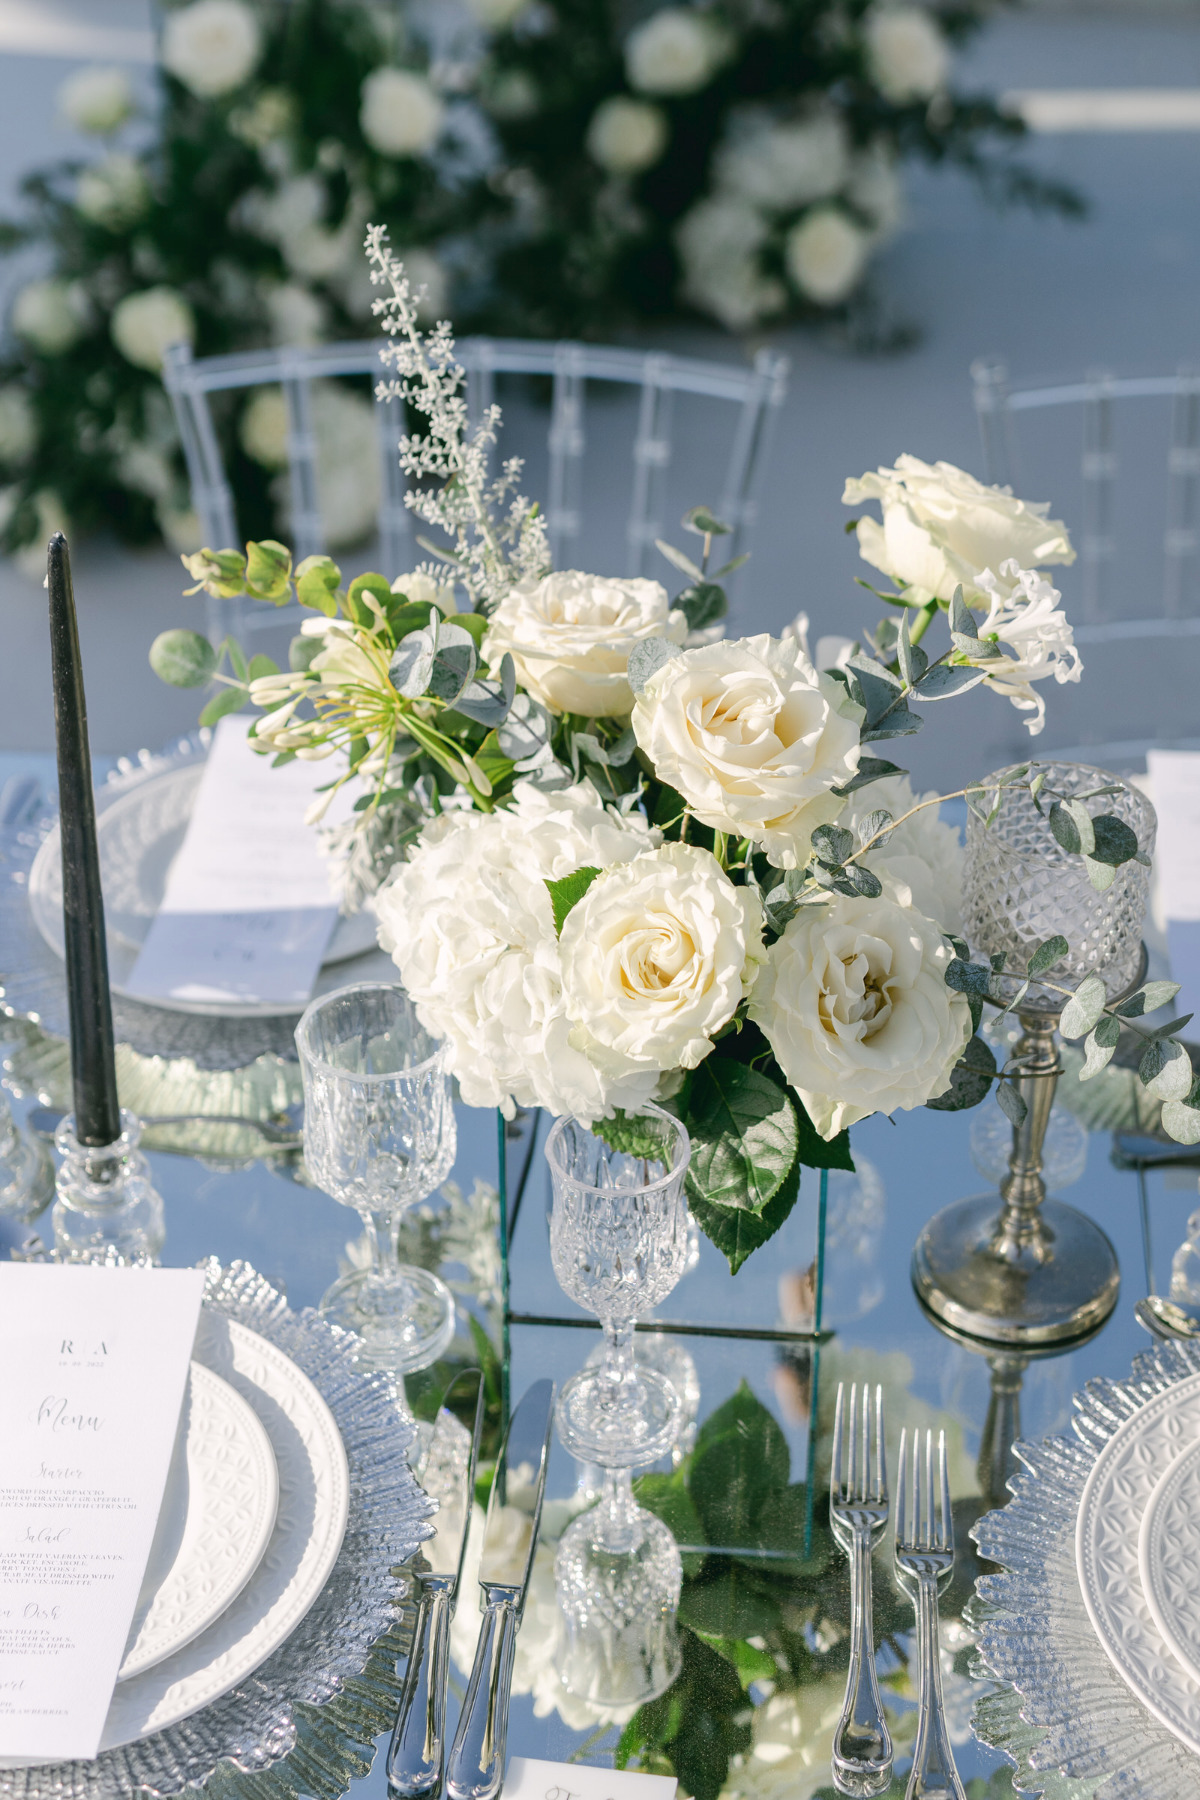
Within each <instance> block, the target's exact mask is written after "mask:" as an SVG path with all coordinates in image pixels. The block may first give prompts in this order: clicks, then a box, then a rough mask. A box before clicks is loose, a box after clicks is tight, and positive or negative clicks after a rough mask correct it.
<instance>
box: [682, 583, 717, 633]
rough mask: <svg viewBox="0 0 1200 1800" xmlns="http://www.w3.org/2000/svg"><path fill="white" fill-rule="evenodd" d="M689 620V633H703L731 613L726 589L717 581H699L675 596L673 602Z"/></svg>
mask: <svg viewBox="0 0 1200 1800" xmlns="http://www.w3.org/2000/svg"><path fill="white" fill-rule="evenodd" d="M673 604H674V605H675V606H677V607H678V608H679V610H680V612H681V613H682V614H683V616H684V618H685V619H686V620H687V624H688V630H689V631H703V630H704V629H705V628H706V627H707V626H709V625H715V624H716V623H717V622H718V620H720V619H723V618H724V617H725V615H726V613H727V612H728V611H729V599H728V596H727V595H726V592H725V589H724V588H723V587H719V586H718V585H717V583H716V582H715V581H697V582H695V583H693V585H692V586H691V587H689V588H684V590H683V592H682V593H681V594H677V595H676V596H675V600H674V602H673Z"/></svg>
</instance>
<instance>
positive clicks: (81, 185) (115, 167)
mask: <svg viewBox="0 0 1200 1800" xmlns="http://www.w3.org/2000/svg"><path fill="white" fill-rule="evenodd" d="M149 204H150V183H149V182H148V181H147V180H146V173H145V170H144V169H143V168H142V165H141V163H139V162H138V160H137V158H136V157H134V156H129V155H127V154H126V153H125V152H124V151H121V150H117V151H114V152H113V154H112V155H111V156H106V157H105V158H104V160H103V162H98V163H93V164H92V166H91V167H90V168H88V169H83V170H81V172H80V175H79V179H78V180H77V182H76V183H75V209H76V211H77V212H80V213H82V214H83V216H84V218H85V219H90V220H91V221H92V223H93V224H94V225H103V226H105V227H106V229H107V230H109V231H123V230H124V229H125V227H126V226H128V225H132V224H133V223H134V221H135V220H137V219H140V218H141V216H142V214H143V213H144V212H145V210H146V208H147V206H148V205H149Z"/></svg>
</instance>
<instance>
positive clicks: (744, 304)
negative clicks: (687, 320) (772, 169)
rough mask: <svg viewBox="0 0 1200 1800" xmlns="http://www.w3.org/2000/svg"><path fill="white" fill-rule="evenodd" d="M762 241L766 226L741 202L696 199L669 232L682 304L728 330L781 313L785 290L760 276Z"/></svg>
mask: <svg viewBox="0 0 1200 1800" xmlns="http://www.w3.org/2000/svg"><path fill="white" fill-rule="evenodd" d="M767 236H768V226H767V221H766V220H765V218H764V217H763V215H762V214H761V213H760V212H759V211H758V210H757V208H756V207H753V206H748V205H747V204H746V202H745V201H744V200H739V199H737V198H736V197H735V196H733V195H729V194H710V195H708V196H707V197H706V198H705V199H703V200H698V201H697V202H696V204H695V206H693V207H692V208H691V209H690V211H688V212H686V213H685V214H684V216H683V218H682V219H681V220H680V222H679V224H678V226H677V227H676V229H675V242H676V245H677V246H678V249H679V255H680V260H681V261H682V263H683V286H682V291H683V297H684V299H685V300H688V301H690V302H691V304H692V305H693V306H695V307H697V308H698V309H699V311H701V312H706V313H711V314H712V316H713V317H714V318H715V319H719V320H720V322H721V324H722V325H724V326H725V328H726V330H728V331H745V330H746V329H747V328H748V327H749V326H751V325H756V324H757V323H758V321H759V320H760V319H765V318H769V317H770V315H771V314H772V313H777V312H780V311H782V309H783V308H784V306H786V304H787V289H786V288H785V287H784V285H783V283H782V281H780V280H779V279H778V278H777V277H776V276H774V275H767V274H764V272H763V269H762V265H761V262H760V260H759V253H760V251H761V250H762V247H763V245H764V244H765V243H766V241H767Z"/></svg>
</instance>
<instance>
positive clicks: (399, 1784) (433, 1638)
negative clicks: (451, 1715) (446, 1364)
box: [387, 1369, 484, 1800]
mask: <svg viewBox="0 0 1200 1800" xmlns="http://www.w3.org/2000/svg"><path fill="white" fill-rule="evenodd" d="M483 1403H484V1386H483V1375H482V1373H481V1372H480V1370H478V1369H466V1370H464V1371H463V1373H462V1374H460V1375H457V1376H456V1377H455V1378H454V1380H453V1381H452V1382H451V1383H450V1386H449V1387H448V1388H447V1389H446V1392H445V1394H444V1396H443V1398H442V1404H441V1407H440V1408H439V1410H438V1416H437V1422H436V1424H435V1426H434V1430H433V1435H432V1437H431V1439H430V1443H429V1447H428V1450H427V1451H426V1454H425V1459H424V1462H423V1463H422V1465H421V1471H420V1480H421V1484H422V1486H423V1487H424V1488H425V1491H426V1492H427V1493H429V1494H432V1495H434V1496H436V1498H437V1501H438V1510H437V1514H436V1526H437V1529H436V1532H435V1534H434V1536H433V1537H432V1538H429V1539H427V1540H426V1542H425V1543H424V1545H423V1546H422V1555H421V1557H420V1558H419V1559H418V1561H417V1562H416V1563H415V1564H414V1566H413V1574H414V1577H415V1580H416V1584H417V1617H416V1622H415V1624H414V1625H413V1638H412V1647H411V1649H410V1650H409V1653H408V1666H407V1668H406V1669H405V1671H404V1687H403V1689H402V1691H401V1694H400V1708H399V1711H398V1712H397V1714H396V1724H395V1728H394V1729H393V1731H392V1741H391V1744H390V1746H389V1748H388V1755H387V1779H388V1787H389V1790H390V1791H391V1792H392V1793H393V1794H396V1795H402V1796H404V1797H405V1800H436V1797H437V1795H439V1794H440V1793H441V1788H442V1772H443V1768H444V1765H445V1747H446V1684H447V1679H448V1675H449V1654H450V1624H451V1621H452V1620H453V1618H454V1610H455V1606H456V1605H457V1602H458V1587H459V1582H460V1581H461V1579H462V1568H463V1559H464V1557H465V1556H466V1550H467V1536H468V1532H469V1529H470V1523H471V1504H472V1501H473V1499H474V1496H475V1468H476V1464H477V1462H478V1459H479V1440H480V1436H481V1434H482V1431H483ZM472 1404H473V1405H474V1408H475V1411H474V1426H473V1429H472V1431H471V1436H470V1445H469V1447H468V1448H467V1450H466V1454H465V1455H464V1452H463V1443H462V1439H463V1437H464V1435H465V1433H464V1430H463V1427H462V1425H460V1424H459V1421H458V1419H457V1418H456V1417H455V1409H458V1410H461V1411H468V1412H469V1409H470V1407H471V1405H472Z"/></svg>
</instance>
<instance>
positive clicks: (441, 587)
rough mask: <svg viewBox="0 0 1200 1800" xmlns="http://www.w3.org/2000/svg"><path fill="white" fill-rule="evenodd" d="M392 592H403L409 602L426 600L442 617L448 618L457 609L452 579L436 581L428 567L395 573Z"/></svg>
mask: <svg viewBox="0 0 1200 1800" xmlns="http://www.w3.org/2000/svg"><path fill="white" fill-rule="evenodd" d="M392 592H393V594H403V595H404V598H405V599H406V600H408V601H409V602H411V603H414V604H415V603H416V602H419V601H421V600H428V601H429V603H430V605H432V606H436V607H437V609H438V611H439V612H440V613H441V614H442V616H443V618H447V619H448V618H449V617H450V616H451V615H452V614H453V613H456V612H457V611H458V607H457V605H456V604H455V599H454V581H453V578H452V579H451V580H449V581H438V580H437V579H436V578H435V577H434V576H432V575H431V574H430V573H429V571H428V569H414V570H413V571H412V573H411V574H410V575H397V577H396V579H395V581H393V583H392Z"/></svg>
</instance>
